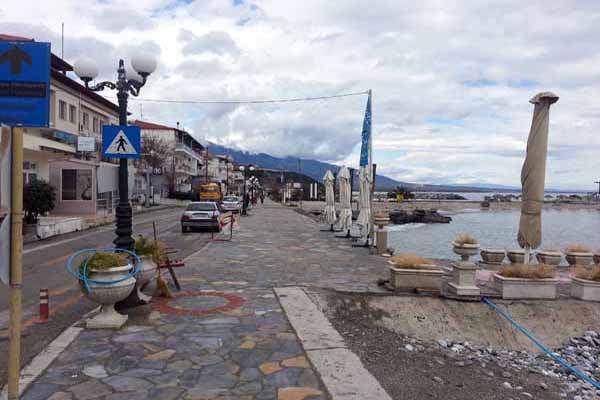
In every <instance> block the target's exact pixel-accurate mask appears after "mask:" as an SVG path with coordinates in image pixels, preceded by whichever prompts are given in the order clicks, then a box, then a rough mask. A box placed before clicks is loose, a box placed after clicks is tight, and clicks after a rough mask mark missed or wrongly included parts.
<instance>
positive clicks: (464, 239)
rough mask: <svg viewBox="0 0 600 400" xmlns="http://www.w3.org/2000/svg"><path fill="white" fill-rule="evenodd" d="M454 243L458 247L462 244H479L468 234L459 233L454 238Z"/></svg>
mask: <svg viewBox="0 0 600 400" xmlns="http://www.w3.org/2000/svg"><path fill="white" fill-rule="evenodd" d="M454 243H456V244H458V245H459V246H460V245H463V244H479V241H478V240H477V239H476V238H475V237H473V236H471V235H469V234H468V233H461V234H460V235H458V236H457V237H455V238H454Z"/></svg>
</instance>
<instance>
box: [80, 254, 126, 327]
mask: <svg viewBox="0 0 600 400" xmlns="http://www.w3.org/2000/svg"><path fill="white" fill-rule="evenodd" d="M133 268H134V267H133V265H132V264H131V263H130V262H129V259H128V257H127V256H126V255H124V254H122V253H113V252H105V251H99V252H96V253H94V255H93V256H92V257H91V258H89V259H86V260H84V261H83V262H81V263H80V264H79V274H80V275H79V276H80V280H79V284H80V287H81V290H82V292H83V294H84V295H85V296H86V297H87V298H88V299H90V300H91V301H93V302H95V303H98V304H100V305H101V306H102V308H101V309H100V312H99V313H98V314H96V315H95V316H94V317H92V318H91V319H89V320H88V321H87V323H86V326H87V327H88V328H116V329H118V328H120V327H121V326H123V324H124V323H125V322H126V321H127V315H122V314H119V313H118V312H117V311H116V310H115V307H114V305H115V303H117V302H119V301H121V300H123V299H125V298H126V297H127V296H129V294H130V293H131V291H132V290H133V288H134V287H135V277H134V276H133V275H132V274H131V271H132V269H133Z"/></svg>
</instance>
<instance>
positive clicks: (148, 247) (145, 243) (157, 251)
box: [135, 235, 165, 260]
mask: <svg viewBox="0 0 600 400" xmlns="http://www.w3.org/2000/svg"><path fill="white" fill-rule="evenodd" d="M135 254H137V255H138V256H151V257H153V258H156V257H158V259H159V260H161V259H162V257H163V256H164V255H165V245H164V243H163V242H161V241H158V240H149V239H148V238H146V237H145V236H143V235H139V236H138V238H137V239H136V241H135Z"/></svg>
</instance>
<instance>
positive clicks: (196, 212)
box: [181, 201, 221, 233]
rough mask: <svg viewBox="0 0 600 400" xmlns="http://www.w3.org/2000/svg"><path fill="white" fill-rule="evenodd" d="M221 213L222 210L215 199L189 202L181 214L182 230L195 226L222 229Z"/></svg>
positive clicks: (185, 230)
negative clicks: (220, 222)
mask: <svg viewBox="0 0 600 400" xmlns="http://www.w3.org/2000/svg"><path fill="white" fill-rule="evenodd" d="M219 215H221V210H220V208H219V205H218V204H217V203H215V202H214V201H197V202H193V203H190V204H188V206H187V208H186V209H185V211H184V212H183V215H182V216H181V232H184V233H185V232H187V231H189V230H190V229H194V228H209V229H212V230H215V231H217V232H218V231H220V230H221V226H220V225H219Z"/></svg>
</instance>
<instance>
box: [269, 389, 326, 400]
mask: <svg viewBox="0 0 600 400" xmlns="http://www.w3.org/2000/svg"><path fill="white" fill-rule="evenodd" d="M321 394H323V392H321V391H320V390H317V389H315V388H311V387H288V388H283V389H279V390H277V400H304V399H306V398H308V397H310V396H319V395H321Z"/></svg>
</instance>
